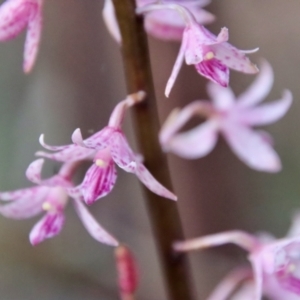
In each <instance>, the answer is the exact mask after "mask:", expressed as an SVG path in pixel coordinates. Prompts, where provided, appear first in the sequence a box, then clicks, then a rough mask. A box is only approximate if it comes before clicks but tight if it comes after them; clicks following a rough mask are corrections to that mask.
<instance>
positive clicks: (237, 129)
mask: <svg viewBox="0 0 300 300" xmlns="http://www.w3.org/2000/svg"><path fill="white" fill-rule="evenodd" d="M221 130H222V132H223V134H224V137H225V139H226V140H227V142H228V143H229V145H230V147H231V149H232V151H233V152H234V153H235V154H236V155H237V156H238V157H239V158H240V159H241V160H242V161H243V162H244V163H245V164H247V165H248V166H249V167H250V168H253V169H255V170H259V171H265V172H278V171H280V169H281V162H280V158H279V157H278V155H277V153H276V152H275V151H274V150H273V148H272V147H271V146H270V145H269V143H267V142H266V141H265V140H264V139H263V137H262V136H261V135H260V134H257V133H256V132H255V131H253V130H251V129H250V128H247V127H244V126H242V125H241V124H239V125H238V126H237V124H235V123H230V122H224V124H223V125H222V128H221Z"/></svg>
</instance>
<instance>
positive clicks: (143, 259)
mask: <svg viewBox="0 0 300 300" xmlns="http://www.w3.org/2000/svg"><path fill="white" fill-rule="evenodd" d="M102 6H103V2H102V1H95V0H94V1H87V0H64V1H61V0H51V1H47V0H46V1H45V7H44V30H43V37H42V43H41V51H40V54H39V57H38V60H37V64H36V66H35V68H34V70H33V72H32V73H31V74H30V75H28V76H25V75H24V74H23V73H22V70H21V65H22V51H23V43H24V35H22V36H21V37H18V38H17V39H15V40H13V41H10V42H7V43H2V44H1V45H0V66H1V68H0V99H1V101H0V106H1V107H0V140H1V143H0V157H1V172H0V189H1V190H10V189H17V188H21V187H25V186H30V183H29V182H28V181H27V180H26V178H25V175H24V172H25V170H26V168H27V166H28V164H29V163H30V162H31V161H32V160H33V159H34V158H35V157H34V152H35V151H37V150H39V149H40V148H41V147H40V146H39V144H38V137H39V135H40V134H41V133H45V135H46V141H47V142H49V143H51V144H66V143H69V142H70V135H71V133H72V132H73V130H74V129H75V128H77V127H80V128H81V129H82V131H83V133H84V134H85V136H87V135H88V134H90V133H91V132H94V131H97V130H99V129H101V128H102V127H103V126H105V124H106V123H107V120H108V116H109V113H110V112H111V110H112V109H113V107H114V105H115V104H116V103H117V102H118V101H119V100H121V99H123V98H124V96H125V85H124V79H123V69H122V62H121V59H120V53H119V48H118V46H117V45H116V44H115V42H114V41H113V40H112V39H111V37H110V36H109V34H108V33H107V31H106V29H105V27H104V25H103V21H102V16H101V9H102ZM208 10H210V11H211V12H212V13H214V14H215V15H216V16H217V21H216V22H215V23H214V24H213V25H211V26H209V29H210V30H212V31H213V32H214V33H218V32H219V30H220V28H221V27H223V26H226V27H228V28H229V32H230V42H231V43H232V44H234V45H235V46H237V47H238V48H240V49H252V48H255V47H257V46H258V47H260V51H259V52H258V53H257V54H255V55H252V56H251V58H252V60H253V61H254V62H256V63H259V59H260V58H261V57H264V58H266V59H267V60H268V61H269V62H270V63H271V64H272V66H273V68H274V72H275V84H274V88H273V89H272V92H271V93H270V95H269V97H268V100H275V99H278V98H279V97H280V96H281V92H282V90H283V89H285V88H288V89H291V90H292V92H293V94H294V103H293V106H292V109H291V110H290V111H289V112H288V114H287V115H286V117H284V118H283V119H282V120H280V121H279V122H278V123H276V124H274V125H271V126H269V127H268V128H266V129H267V130H268V131H269V132H270V133H271V134H272V135H273V137H274V140H275V148H276V150H277V151H278V153H279V154H280V156H281V158H282V162H283V170H282V172H280V173H279V174H276V175H270V174H264V173H258V172H255V171H252V170H250V169H249V168H247V167H246V166H245V165H243V164H242V163H241V162H240V161H238V159H237V158H236V157H235V156H234V155H233V154H232V153H231V152H230V150H229V149H228V147H227V145H226V144H225V143H224V142H223V141H222V140H220V142H219V143H218V146H217V147H216V149H215V150H214V151H213V152H212V153H211V154H210V155H208V156H207V157H206V158H203V159H200V160H196V161H186V160H182V159H180V158H177V157H175V156H174V155H170V156H169V160H170V166H171V170H172V177H173V182H174V187H175V192H176V193H177V194H178V196H179V202H178V204H179V208H180V213H181V216H182V220H183V225H184V229H185V232H186V236H187V237H195V236H199V235H203V234H208V233H213V232H218V231H222V230H229V229H234V228H239V229H244V230H248V231H251V232H256V231H260V230H266V231H270V232H272V233H274V234H276V235H278V236H281V235H284V234H285V232H286V230H287V228H288V226H289V222H290V215H291V213H292V212H293V211H294V210H295V209H297V208H298V207H300V205H299V204H300V203H299V202H300V186H299V178H300V159H299V158H300V156H299V150H300V135H299V131H298V127H299V126H300V119H299V115H300V105H299V101H298V99H299V98H300V97H299V96H300V84H299V78H300V68H299V66H300V55H299V52H300V38H299V36H300V27H299V26H298V23H299V20H298V18H299V16H298V15H299V10H300V3H299V1H297V0H289V1H280V0H264V1H261V0H251V1H250V0H240V1H235V0H226V1H218V0H214V1H213V3H212V5H210V6H208ZM149 40H150V47H151V60H152V64H153V75H154V80H155V85H156V94H157V99H158V101H159V110H160V111H159V112H160V116H161V120H164V119H165V117H166V116H167V115H168V114H169V112H170V111H171V109H172V108H174V107H176V106H180V107H182V106H184V105H185V104H186V103H189V102H190V101H192V100H195V99H205V98H206V93H205V83H206V81H205V80H204V79H203V78H201V77H200V76H197V74H196V72H195V70H194V69H193V68H192V67H188V66H184V68H183V69H182V71H181V72H180V75H179V77H178V80H177V83H176V85H175V87H174V90H173V91H172V93H171V96H170V98H169V99H165V98H164V95H163V90H164V86H165V84H166V81H167V78H168V76H169V74H170V71H171V68H172V65H173V63H174V61H175V58H176V55H177V52H178V45H177V44H176V43H166V42H162V41H157V40H154V39H152V38H150V39H149ZM252 80H253V77H251V76H248V75H243V74H239V73H234V72H232V73H231V85H232V87H233V89H234V91H235V92H236V93H237V94H238V93H240V92H242V91H243V90H244V89H245V88H246V87H247V86H248V84H249V83H251V81H252ZM125 131H126V133H127V134H128V135H129V138H130V140H131V143H132V145H134V138H133V136H132V125H131V122H130V117H129V116H128V118H127V120H126V124H125ZM135 149H136V148H135ZM136 150H138V149H136ZM54 169H55V167H53V166H49V167H48V173H49V172H50V173H51V172H52V171H51V170H54ZM49 170H50V171H49ZM165 201H168V200H165ZM91 210H92V212H93V214H94V215H95V216H96V217H97V219H98V220H100V221H101V223H102V224H103V225H104V226H105V227H106V228H107V229H108V230H110V231H111V232H113V233H114V235H115V236H117V237H118V238H119V239H120V240H122V241H124V242H126V243H127V244H128V245H129V246H130V247H131V248H132V249H133V251H134V252H135V253H136V256H137V258H138V261H139V264H140V274H141V284H140V289H139V292H138V297H137V299H143V300H153V299H156V300H164V299H165V294H164V291H163V285H162V282H161V276H160V272H159V265H158V262H157V257H156V253H155V248H154V242H153V238H152V235H151V229H150V225H149V220H148V218H147V213H146V210H145V206H144V203H143V198H142V194H141V191H140V187H139V183H138V181H137V180H136V178H135V177H134V176H132V175H130V174H125V173H124V172H122V171H121V170H119V177H118V181H117V184H116V187H115V188H114V190H113V192H112V193H111V194H110V195H109V196H107V197H106V198H105V199H101V200H100V201H98V202H97V203H96V204H95V205H93V207H92V208H91ZM36 221H37V219H33V220H26V221H14V220H9V219H5V218H4V217H2V218H0V241H1V242H0V293H1V299H3V300H29V299H30V300H31V299H43V300H50V299H55V300H68V299H70V300H71V299H72V300H77V299H78V300H79V299H89V300H94V299H95V300H96V299H103V300H114V299H118V291H117V286H116V279H115V275H116V274H115V267H114V260H113V255H112V249H111V248H109V247H105V246H103V245H100V244H98V243H97V242H95V241H94V240H93V239H92V238H91V237H90V236H89V235H88V233H87V232H86V231H85V230H84V228H83V226H82V225H81V223H80V221H79V220H78V218H77V216H76V214H75V213H74V210H73V208H72V206H71V205H70V206H69V207H68V209H67V220H66V225H65V228H64V230H63V232H62V233H61V234H60V235H59V236H58V237H56V238H54V239H52V240H47V241H46V242H44V243H43V244H41V245H39V246H37V247H32V246H31V245H30V243H29V241H28V233H29V231H30V229H31V227H32V226H33V224H34V223H35V222H36ZM244 259H245V255H244V253H243V252H242V251H238V250H236V248H234V247H223V248H220V249H217V250H207V251H205V252H203V253H195V254H193V255H191V262H192V266H193V272H194V275H195V278H194V281H195V285H196V286H197V291H198V299H205V297H206V296H207V295H208V293H209V291H210V290H211V289H212V288H213V287H214V286H215V284H216V283H217V282H218V280H219V279H220V278H221V277H222V276H224V275H225V274H226V272H227V271H228V270H229V269H230V268H231V267H232V266H234V265H237V264H238V263H240V262H241V261H244Z"/></svg>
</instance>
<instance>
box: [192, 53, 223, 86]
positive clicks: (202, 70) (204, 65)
mask: <svg viewBox="0 0 300 300" xmlns="http://www.w3.org/2000/svg"><path fill="white" fill-rule="evenodd" d="M195 68H196V70H197V72H198V73H199V74H201V75H202V76H204V77H206V78H207V79H209V80H211V81H212V82H215V83H217V84H219V85H221V86H223V87H227V86H228V83H229V69H228V67H227V66H226V65H224V64H223V63H222V62H221V61H220V60H218V59H215V58H212V59H209V60H204V61H202V62H200V63H198V64H196V65H195Z"/></svg>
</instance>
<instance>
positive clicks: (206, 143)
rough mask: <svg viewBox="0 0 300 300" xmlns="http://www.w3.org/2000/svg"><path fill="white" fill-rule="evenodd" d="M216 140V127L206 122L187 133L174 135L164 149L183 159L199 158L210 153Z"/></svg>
mask: <svg viewBox="0 0 300 300" xmlns="http://www.w3.org/2000/svg"><path fill="white" fill-rule="evenodd" d="M217 139H218V128H217V125H216V124H215V122H213V121H207V122H205V123H203V124H200V125H198V126H197V127H195V128H193V129H191V130H189V131H186V132H184V133H178V134H175V135H174V136H173V137H172V138H170V140H169V141H168V142H167V144H165V145H164V149H165V150H168V151H170V152H172V153H175V154H177V155H178V156H180V157H183V158H187V159H194V158H200V157H203V156H205V155H207V154H208V153H209V152H211V150H212V149H213V148H214V147H215V145H216V142H217Z"/></svg>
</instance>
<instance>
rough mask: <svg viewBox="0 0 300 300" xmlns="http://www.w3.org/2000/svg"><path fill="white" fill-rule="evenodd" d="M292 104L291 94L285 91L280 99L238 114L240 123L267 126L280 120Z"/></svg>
mask: <svg viewBox="0 0 300 300" xmlns="http://www.w3.org/2000/svg"><path fill="white" fill-rule="evenodd" d="M291 104H292V93H291V92H290V91H285V92H284V94H283V96H282V98H281V99H280V100H277V101H273V102H271V103H267V104H263V105H260V106H258V107H255V108H252V109H248V110H245V111H241V112H240V116H239V117H240V118H241V122H243V123H244V124H247V125H256V126H260V125H268V124H270V123H274V122H276V121H278V120H279V119H281V118H282V117H283V116H284V115H285V114H286V112H287V111H288V109H289V108H290V106H291Z"/></svg>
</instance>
